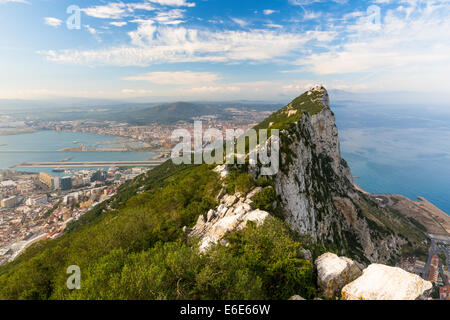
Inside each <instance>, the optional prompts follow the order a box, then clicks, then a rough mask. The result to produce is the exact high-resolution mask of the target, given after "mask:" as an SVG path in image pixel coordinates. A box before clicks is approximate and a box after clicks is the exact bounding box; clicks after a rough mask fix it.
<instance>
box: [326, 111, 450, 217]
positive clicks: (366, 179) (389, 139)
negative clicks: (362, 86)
mask: <svg viewBox="0 0 450 320" xmlns="http://www.w3.org/2000/svg"><path fill="white" fill-rule="evenodd" d="M333 110H334V112H335V115H336V122H337V124H338V127H339V135H340V138H341V149H342V153H343V157H344V158H345V159H346V160H347V162H348V163H349V165H350V168H351V169H352V173H353V175H354V176H357V177H358V178H356V179H355V182H356V183H358V184H359V185H360V186H361V187H362V188H363V189H364V190H366V191H368V192H372V193H394V194H402V195H404V196H407V197H409V198H410V199H412V200H416V197H417V196H422V197H425V198H426V199H427V200H429V201H430V202H432V203H433V204H434V205H436V206H438V207H439V208H440V209H442V210H443V211H444V212H446V213H447V214H450V112H449V110H450V107H445V106H442V107H423V106H420V107H419V106H374V105H363V104H360V103H355V104H346V105H345V106H335V107H334V108H333Z"/></svg>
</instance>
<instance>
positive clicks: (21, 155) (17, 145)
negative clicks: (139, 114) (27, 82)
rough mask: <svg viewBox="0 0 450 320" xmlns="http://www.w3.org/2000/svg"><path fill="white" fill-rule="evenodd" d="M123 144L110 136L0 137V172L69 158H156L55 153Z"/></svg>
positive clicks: (135, 154)
mask: <svg viewBox="0 0 450 320" xmlns="http://www.w3.org/2000/svg"><path fill="white" fill-rule="evenodd" d="M124 142H125V140H124V139H120V138H115V137H109V136H101V135H96V134H86V133H72V132H60V133H59V132H56V131H41V132H36V133H30V134H20V135H12V136H0V169H8V168H9V167H10V166H13V165H15V164H18V163H22V162H42V161H61V160H65V159H68V158H70V161H104V160H106V161H119V160H123V161H132V160H148V159H150V158H152V157H153V156H155V153H153V152H57V150H60V149H64V148H75V147H79V146H80V145H85V146H88V147H97V148H117V147H120V146H122V145H123V143H124ZM129 144H130V143H129ZM131 144H132V143H131ZM2 151H6V152H2ZM8 151H9V152H8ZM10 151H25V152H10ZM33 151H34V152H33ZM36 151H46V152H36ZM20 170H22V171H27V172H39V171H47V172H50V171H51V168H36V169H34V168H33V169H29V168H25V169H20Z"/></svg>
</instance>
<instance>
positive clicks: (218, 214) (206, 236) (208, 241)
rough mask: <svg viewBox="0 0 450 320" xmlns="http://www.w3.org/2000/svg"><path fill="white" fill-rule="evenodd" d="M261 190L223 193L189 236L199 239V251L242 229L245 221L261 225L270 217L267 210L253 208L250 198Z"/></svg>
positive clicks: (245, 223) (203, 250) (199, 219)
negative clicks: (243, 192)
mask: <svg viewBox="0 0 450 320" xmlns="http://www.w3.org/2000/svg"><path fill="white" fill-rule="evenodd" d="M220 172H224V170H220ZM261 190H262V189H261V188H259V187H258V188H254V189H253V190H251V191H250V192H249V193H248V195H247V196H245V197H244V196H241V195H240V194H239V193H236V194H234V195H228V194H225V195H223V196H222V197H221V198H220V199H219V202H220V204H219V206H218V207H217V208H215V209H214V210H210V211H209V212H208V214H207V217H206V221H205V219H204V217H203V216H200V217H199V218H198V221H197V224H196V225H195V226H194V228H193V229H192V231H191V232H190V234H189V236H190V237H197V238H198V239H200V251H201V252H205V251H206V250H208V248H209V247H210V246H211V245H213V244H217V243H219V242H220V241H221V240H222V238H223V237H224V236H226V235H227V234H229V233H230V232H233V231H238V230H242V229H244V228H245V227H246V226H247V222H249V221H252V222H255V223H256V224H257V225H262V224H263V223H264V221H265V220H266V219H267V218H269V217H270V214H269V213H268V212H266V211H262V210H254V208H253V201H252V199H253V198H254V197H255V195H256V194H258V193H259V192H261Z"/></svg>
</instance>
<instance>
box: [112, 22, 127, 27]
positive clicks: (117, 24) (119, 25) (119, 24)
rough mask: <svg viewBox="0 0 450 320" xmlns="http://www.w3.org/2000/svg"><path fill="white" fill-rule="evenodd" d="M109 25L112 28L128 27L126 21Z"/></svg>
mask: <svg viewBox="0 0 450 320" xmlns="http://www.w3.org/2000/svg"><path fill="white" fill-rule="evenodd" d="M109 24H110V25H112V26H115V27H123V26H126V25H127V22H126V21H112V22H110V23H109Z"/></svg>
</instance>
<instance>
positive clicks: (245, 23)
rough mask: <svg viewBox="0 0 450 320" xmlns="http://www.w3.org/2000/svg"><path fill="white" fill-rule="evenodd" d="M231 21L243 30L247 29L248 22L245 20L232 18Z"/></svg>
mask: <svg viewBox="0 0 450 320" xmlns="http://www.w3.org/2000/svg"><path fill="white" fill-rule="evenodd" d="M231 20H233V22H234V23H236V24H238V25H239V26H240V27H241V28H245V27H246V26H248V22H247V21H245V20H244V19H239V18H231Z"/></svg>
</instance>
